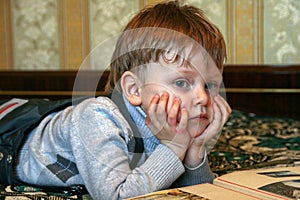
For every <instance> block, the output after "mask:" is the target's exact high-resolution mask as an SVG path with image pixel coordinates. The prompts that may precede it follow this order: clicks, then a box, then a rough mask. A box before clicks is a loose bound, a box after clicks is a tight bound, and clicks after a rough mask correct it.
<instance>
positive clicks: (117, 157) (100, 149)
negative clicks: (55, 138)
mask: <svg viewBox="0 0 300 200" xmlns="http://www.w3.org/2000/svg"><path fill="white" fill-rule="evenodd" d="M93 104H94V105H93ZM80 106H81V109H79V108H78V110H77V111H75V112H76V113H77V114H76V113H75V112H74V115H79V116H80V120H76V121H73V125H72V127H71V130H70V131H71V132H72V136H71V138H70V140H71V144H72V148H73V151H74V155H75V159H76V165H77V167H78V170H79V172H80V175H81V177H82V179H83V181H84V184H85V185H86V187H87V189H88V191H89V192H90V193H91V195H92V197H93V198H95V199H99V198H100V197H101V198H103V199H124V198H128V197H132V196H138V195H142V194H145V193H150V192H153V191H156V190H161V189H165V188H168V187H170V185H171V184H172V183H173V182H174V181H175V180H176V179H178V177H179V176H180V175H181V174H183V173H184V170H185V169H184V166H183V164H182V162H181V161H180V159H179V158H178V157H177V155H176V154H175V153H174V152H173V151H172V150H171V149H169V148H168V147H166V146H165V145H162V144H159V145H158V146H157V147H156V149H155V150H154V152H153V153H152V154H151V155H150V156H149V157H148V158H147V159H146V158H145V157H142V159H143V160H142V162H143V164H141V165H140V166H139V167H137V168H135V169H133V170H132V169H130V167H129V162H130V161H129V158H130V154H129V152H128V149H127V144H126V142H125V140H124V132H126V131H128V129H129V127H128V124H127V123H126V121H125V120H124V118H122V116H121V114H120V113H119V112H118V111H117V109H113V105H112V104H107V105H97V103H92V102H89V103H88V104H86V105H80ZM105 107H106V108H105ZM100 108H101V109H100ZM95 110H98V112H95ZM100 111H101V112H100ZM73 119H78V116H77V117H76V116H74V117H73Z"/></svg>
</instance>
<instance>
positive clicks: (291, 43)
mask: <svg viewBox="0 0 300 200" xmlns="http://www.w3.org/2000/svg"><path fill="white" fill-rule="evenodd" d="M263 25H264V40H263V41H264V62H266V63H300V1H299V0H267V1H266V0H265V1H264V24H263Z"/></svg>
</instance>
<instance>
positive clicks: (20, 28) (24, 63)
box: [11, 0, 60, 69]
mask: <svg viewBox="0 0 300 200" xmlns="http://www.w3.org/2000/svg"><path fill="white" fill-rule="evenodd" d="M11 2H12V19H13V20H12V21H13V22H12V23H13V25H12V26H13V50H14V68H15V69H59V67H60V66H59V45H58V34H59V33H58V19H57V1H56V0H42V1H41V0H12V1H11Z"/></svg>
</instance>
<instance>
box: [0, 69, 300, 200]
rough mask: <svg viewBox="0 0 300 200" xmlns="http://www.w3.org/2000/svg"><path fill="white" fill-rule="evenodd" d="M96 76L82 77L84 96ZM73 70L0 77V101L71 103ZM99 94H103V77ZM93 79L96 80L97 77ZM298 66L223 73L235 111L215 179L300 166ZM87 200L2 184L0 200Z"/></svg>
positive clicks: (213, 162)
mask: <svg viewBox="0 0 300 200" xmlns="http://www.w3.org/2000/svg"><path fill="white" fill-rule="evenodd" d="M99 73H100V72H98V73H95V72H88V71H87V72H84V76H85V78H83V81H82V82H81V88H80V90H81V91H90V89H89V87H90V85H94V84H95V83H93V82H90V81H86V80H93V77H94V76H97V74H99ZM76 74H77V72H75V71H48V72H46V71H39V72H37V71H31V72H30V71H18V72H14V71H3V72H0V98H1V99H3V98H13V97H23V98H31V97H42V98H49V99H60V98H67V97H70V96H71V95H72V90H73V85H74V79H75V78H76ZM101 74H103V77H102V79H101V80H100V81H99V83H98V86H97V92H96V94H100V95H101V93H102V92H103V87H104V82H105V79H106V78H107V75H108V72H104V73H102V72H101ZM94 79H95V77H94ZM299 80H300V66H281V67H278V66H261V67H258V66H230V67H226V68H225V71H224V84H225V88H226V96H227V100H228V102H229V104H230V105H231V107H232V108H233V112H232V114H231V116H230V118H229V120H228V122H227V123H226V124H225V126H224V128H223V130H222V134H221V136H220V137H219V139H218V141H217V143H216V144H215V146H214V147H213V149H212V150H211V151H210V153H209V154H208V157H209V163H210V166H211V168H212V171H213V172H214V173H215V175H216V176H220V175H223V174H225V173H229V172H232V171H236V170H246V169H254V168H268V167H276V166H281V167H282V166H297V165H300V106H298V102H299V100H300V95H299V94H300V91H299V88H300V82H299ZM5 198H7V199H8V198H9V199H57V200H59V199H89V196H88V195H67V194H66V193H51V192H50V193H46V192H44V191H42V190H41V189H40V188H32V187H28V186H17V187H10V186H8V187H6V186H1V185H0V199H5Z"/></svg>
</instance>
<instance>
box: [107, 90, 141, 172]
mask: <svg viewBox="0 0 300 200" xmlns="http://www.w3.org/2000/svg"><path fill="white" fill-rule="evenodd" d="M110 98H111V100H112V101H113V102H115V104H116V105H117V106H118V107H119V109H120V111H121V113H122V115H123V116H124V117H125V119H126V120H127V122H128V123H129V125H130V127H131V129H132V131H133V136H134V152H133V153H134V154H133V159H132V161H131V163H129V166H130V169H134V168H135V167H136V165H137V163H138V161H139V160H140V159H141V157H142V154H143V152H144V142H143V138H142V136H141V134H140V131H139V129H138V128H137V126H136V124H135V123H134V121H133V119H132V117H131V115H130V114H129V112H128V109H127V107H126V105H125V102H124V99H123V96H122V93H121V92H119V91H118V90H117V89H115V90H114V92H113V93H112V94H111V95H110Z"/></svg>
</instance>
